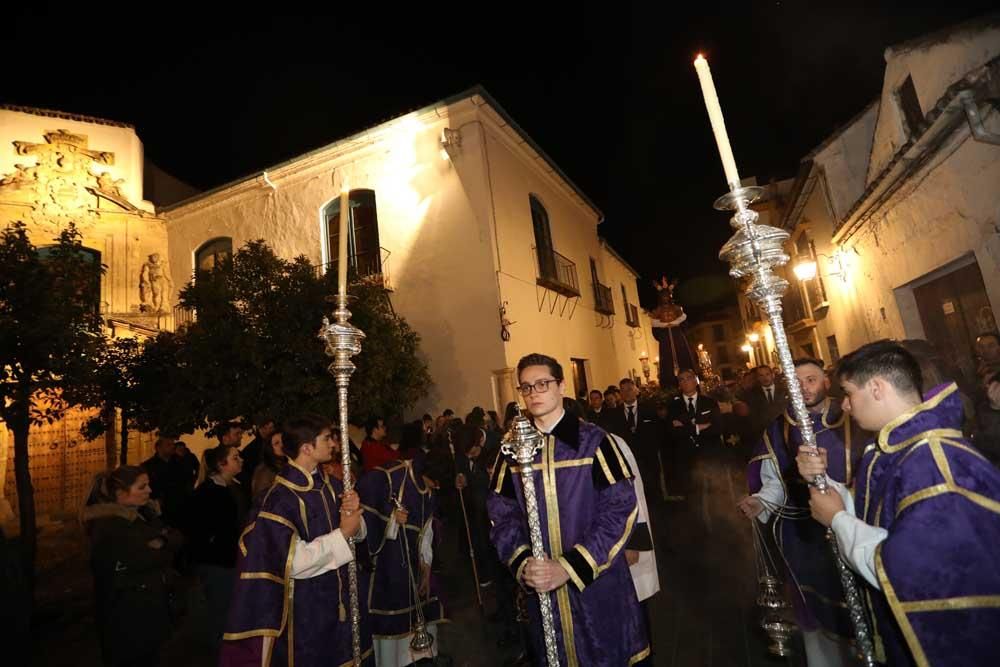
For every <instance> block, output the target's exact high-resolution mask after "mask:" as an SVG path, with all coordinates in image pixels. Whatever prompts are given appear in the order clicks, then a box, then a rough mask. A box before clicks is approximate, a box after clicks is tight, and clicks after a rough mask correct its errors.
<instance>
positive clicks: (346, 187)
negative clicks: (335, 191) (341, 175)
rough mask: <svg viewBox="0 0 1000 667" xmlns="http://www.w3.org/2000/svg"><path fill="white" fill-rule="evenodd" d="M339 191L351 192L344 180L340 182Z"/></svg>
mask: <svg viewBox="0 0 1000 667" xmlns="http://www.w3.org/2000/svg"><path fill="white" fill-rule="evenodd" d="M340 191H341V192H350V191H351V186H350V185H349V184H348V182H347V179H346V178H345V179H344V180H343V181H341V182H340Z"/></svg>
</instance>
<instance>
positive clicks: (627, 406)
mask: <svg viewBox="0 0 1000 667" xmlns="http://www.w3.org/2000/svg"><path fill="white" fill-rule="evenodd" d="M622 405H624V406H625V407H626V408H636V407H638V406H639V400H638V399H636V400H634V401H632V402H631V403H622Z"/></svg>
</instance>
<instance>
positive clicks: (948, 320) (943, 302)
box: [913, 261, 996, 387]
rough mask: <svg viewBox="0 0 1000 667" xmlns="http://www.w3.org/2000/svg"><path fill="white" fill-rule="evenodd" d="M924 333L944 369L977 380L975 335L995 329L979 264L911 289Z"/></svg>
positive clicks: (968, 382)
mask: <svg viewBox="0 0 1000 667" xmlns="http://www.w3.org/2000/svg"><path fill="white" fill-rule="evenodd" d="M913 296H914V298H915V299H916V302H917V310H918V311H919V313H920V321H921V322H922V323H923V325H924V336H925V338H926V339H927V340H928V341H929V342H931V343H932V344H933V345H934V347H935V348H936V349H937V352H938V354H940V355H941V357H942V359H943V360H944V362H945V364H946V365H947V366H949V367H950V368H946V369H945V372H957V373H959V374H960V377H957V378H955V379H956V380H959V381H962V382H964V383H965V384H966V386H970V387H973V386H975V383H976V352H975V344H976V337H977V336H978V335H979V334H981V333H984V332H986V331H995V330H996V320H995V319H994V316H993V308H992V306H991V305H990V301H989V298H988V297H987V296H986V285H985V284H984V283H983V274H982V272H980V270H979V264H977V263H976V262H975V261H973V262H972V263H970V264H967V265H965V266H963V267H961V268H958V269H955V270H953V271H950V272H948V273H946V274H944V275H941V276H938V277H937V278H934V279H933V280H930V281H928V282H926V283H924V284H922V285H919V286H918V287H914V288H913Z"/></svg>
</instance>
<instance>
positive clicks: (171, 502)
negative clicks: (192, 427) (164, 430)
mask: <svg viewBox="0 0 1000 667" xmlns="http://www.w3.org/2000/svg"><path fill="white" fill-rule="evenodd" d="M154 447H155V449H156V451H155V453H154V454H153V455H152V456H151V457H149V458H148V459H146V460H145V461H143V462H142V468H143V470H145V471H146V474H147V475H149V488H150V489H151V490H152V496H151V497H152V498H153V500H156V501H157V502H159V504H160V513H161V515H162V518H163V522H164V523H166V524H167V525H168V526H176V525H177V521H178V519H179V516H178V512H179V510H180V507H181V504H182V503H183V502H184V499H185V498H186V497H187V492H188V486H189V484H188V473H187V470H186V469H185V467H184V464H183V463H182V462H181V461H180V460H179V459H178V458H177V457H176V456H175V455H174V454H175V452H176V441H175V439H174V438H171V437H169V436H165V435H161V436H159V437H158V438H157V439H156V444H155V445H154Z"/></svg>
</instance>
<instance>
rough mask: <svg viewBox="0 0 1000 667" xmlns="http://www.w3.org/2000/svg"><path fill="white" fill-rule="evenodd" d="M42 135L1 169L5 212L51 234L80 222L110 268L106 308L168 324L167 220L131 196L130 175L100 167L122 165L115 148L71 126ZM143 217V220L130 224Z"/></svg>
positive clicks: (149, 323)
mask: <svg viewBox="0 0 1000 667" xmlns="http://www.w3.org/2000/svg"><path fill="white" fill-rule="evenodd" d="M42 136H43V137H44V139H45V141H44V143H32V142H29V141H14V142H12V143H13V145H14V150H15V152H16V154H17V155H18V156H24V157H25V158H26V159H25V160H24V162H23V163H22V162H18V163H17V164H15V165H14V171H13V172H11V173H8V174H5V175H0V205H2V206H3V207H4V208H7V209H8V214H6V215H5V216H4V217H5V218H8V219H20V220H23V221H24V222H26V223H28V224H29V226H30V227H33V228H34V229H35V230H36V231H37V232H39V233H40V236H42V237H48V238H51V237H54V236H55V235H56V234H58V233H59V231H60V230H61V229H63V228H65V226H66V225H67V224H69V223H70V222H73V223H74V224H76V226H77V227H78V228H79V229H80V230H81V232H83V235H84V238H85V245H93V246H95V248H96V249H98V250H99V251H100V252H101V260H102V263H104V264H105V265H106V266H107V270H106V273H105V276H104V278H103V281H102V282H103V283H104V285H105V289H104V295H103V298H104V299H106V301H105V302H104V303H103V305H102V308H104V309H105V312H106V313H107V314H108V316H109V317H111V318H112V319H119V320H125V321H129V322H133V323H135V324H139V325H141V326H143V327H146V328H148V329H159V328H161V326H162V325H163V324H164V321H163V317H164V315H165V314H169V313H170V312H171V310H172V309H171V300H172V296H173V284H172V282H171V280H170V273H169V269H168V267H167V262H166V259H165V255H166V252H165V251H166V237H165V235H163V236H162V239H160V238H158V237H159V236H160V234H157V233H155V232H154V231H153V230H155V229H156V228H157V226H158V223H160V221H159V220H158V219H157V216H156V215H155V214H153V213H149V212H148V211H145V210H142V209H140V208H138V207H136V206H135V205H134V204H132V202H130V201H129V200H128V198H127V196H126V195H125V194H124V193H123V192H122V190H123V188H122V186H123V185H124V183H125V181H124V179H115V178H114V176H113V175H112V174H111V172H110V171H108V170H106V169H104V170H102V169H101V167H102V166H112V165H114V164H115V155H114V153H112V152H110V151H101V150H94V149H92V148H90V147H89V145H88V138H87V136H86V135H83V134H77V133H74V132H70V131H68V130H64V129H59V130H52V131H47V132H45V133H44V134H43V135H42ZM31 162H34V164H32V163H31ZM136 218H139V219H142V220H143V221H144V222H143V223H142V224H140V225H138V226H135V225H134V224H133V223H131V222H128V221H129V220H135V219H136ZM126 230H128V231H126ZM151 232H153V233H151ZM161 253H162V254H161Z"/></svg>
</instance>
